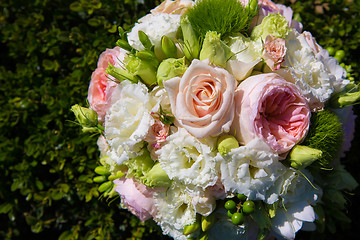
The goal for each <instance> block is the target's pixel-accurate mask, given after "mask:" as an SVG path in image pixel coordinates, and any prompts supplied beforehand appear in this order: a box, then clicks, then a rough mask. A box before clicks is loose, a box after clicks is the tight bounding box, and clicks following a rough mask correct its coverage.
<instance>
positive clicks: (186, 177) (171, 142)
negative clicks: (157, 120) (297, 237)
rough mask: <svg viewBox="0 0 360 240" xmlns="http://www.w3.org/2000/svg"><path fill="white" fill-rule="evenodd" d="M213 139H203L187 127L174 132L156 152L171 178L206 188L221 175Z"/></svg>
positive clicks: (162, 166)
mask: <svg viewBox="0 0 360 240" xmlns="http://www.w3.org/2000/svg"><path fill="white" fill-rule="evenodd" d="M214 144H215V141H214V139H213V138H204V139H202V140H199V139H197V138H195V137H194V136H192V135H191V134H190V133H188V132H187V131H186V130H185V129H183V128H178V131H177V132H176V133H174V134H172V135H170V136H169V137H168V138H167V140H166V142H165V143H164V146H163V147H162V148H161V149H160V150H158V151H157V152H156V154H158V155H159V159H158V160H159V162H160V165H161V168H162V169H164V171H165V172H166V173H167V175H168V176H169V178H170V179H171V180H174V181H177V182H180V183H182V184H184V185H193V186H200V187H202V188H206V187H208V186H213V185H214V184H215V183H216V181H217V178H218V173H217V170H216V169H217V168H216V159H215V153H214V152H213V151H212V148H214Z"/></svg>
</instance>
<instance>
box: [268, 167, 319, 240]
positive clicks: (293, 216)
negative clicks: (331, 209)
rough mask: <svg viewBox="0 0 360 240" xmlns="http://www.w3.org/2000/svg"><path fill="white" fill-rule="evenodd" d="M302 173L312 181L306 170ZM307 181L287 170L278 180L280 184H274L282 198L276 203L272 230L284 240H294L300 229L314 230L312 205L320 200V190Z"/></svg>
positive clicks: (314, 215) (314, 216)
mask: <svg viewBox="0 0 360 240" xmlns="http://www.w3.org/2000/svg"><path fill="white" fill-rule="evenodd" d="M303 173H304V174H306V176H307V178H308V179H309V181H312V177H311V175H310V174H309V173H308V172H307V171H306V170H303ZM309 181H308V180H306V179H305V177H304V176H302V175H300V174H298V173H296V172H295V171H294V170H292V169H287V170H286V171H284V173H283V175H282V177H281V178H280V179H279V182H281V184H279V183H278V184H275V185H276V186H279V187H280V188H279V189H278V190H279V193H280V197H281V198H282V200H281V201H279V202H278V208H276V212H275V217H273V218H271V223H272V230H273V231H274V232H275V233H276V234H278V235H280V236H282V237H284V238H286V239H294V238H295V235H296V232H297V231H299V230H300V229H301V228H305V227H306V229H304V230H315V225H314V223H313V222H314V221H315V218H316V214H315V211H314V209H313V207H312V205H315V204H316V202H317V201H318V200H320V198H321V195H322V190H321V189H320V188H319V187H318V186H316V188H317V189H315V188H314V187H313V186H311V184H310V183H309Z"/></svg>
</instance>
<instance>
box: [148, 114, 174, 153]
mask: <svg viewBox="0 0 360 240" xmlns="http://www.w3.org/2000/svg"><path fill="white" fill-rule="evenodd" d="M154 114H155V113H152V115H154ZM169 128H170V125H165V124H164V123H162V122H161V121H160V120H159V119H155V123H154V124H153V125H151V127H150V129H149V132H148V135H147V136H146V138H145V141H147V142H148V143H150V144H151V146H152V147H154V148H155V149H159V148H160V146H161V143H163V142H165V140H166V137H167V136H168V135H169Z"/></svg>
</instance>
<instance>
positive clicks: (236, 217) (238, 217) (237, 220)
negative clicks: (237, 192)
mask: <svg viewBox="0 0 360 240" xmlns="http://www.w3.org/2000/svg"><path fill="white" fill-rule="evenodd" d="M231 222H232V223H233V224H235V225H240V224H243V223H244V214H243V213H242V212H236V213H234V214H233V215H232V217H231Z"/></svg>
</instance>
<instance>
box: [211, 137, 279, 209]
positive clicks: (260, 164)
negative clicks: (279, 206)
mask: <svg viewBox="0 0 360 240" xmlns="http://www.w3.org/2000/svg"><path fill="white" fill-rule="evenodd" d="M217 157H218V158H221V160H220V161H221V181H222V183H223V184H224V187H225V190H226V191H231V192H235V193H242V194H245V195H246V196H247V197H248V198H249V199H250V200H263V201H265V202H267V203H268V204H272V203H274V202H276V201H277V199H278V193H276V192H271V191H268V190H269V189H270V188H271V186H273V184H274V182H275V181H276V180H277V179H278V178H279V176H281V174H282V172H283V171H284V169H285V167H284V166H283V165H282V164H281V163H280V162H279V161H278V160H279V156H278V155H277V154H275V153H273V152H272V151H271V149H270V148H269V146H268V145H267V144H266V143H264V142H263V141H262V140H261V139H254V140H253V141H251V142H250V143H248V144H247V145H246V146H241V147H239V148H236V149H232V150H231V152H230V153H229V154H227V155H225V156H221V155H220V154H218V156H217Z"/></svg>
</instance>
